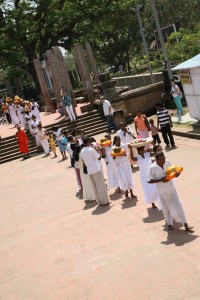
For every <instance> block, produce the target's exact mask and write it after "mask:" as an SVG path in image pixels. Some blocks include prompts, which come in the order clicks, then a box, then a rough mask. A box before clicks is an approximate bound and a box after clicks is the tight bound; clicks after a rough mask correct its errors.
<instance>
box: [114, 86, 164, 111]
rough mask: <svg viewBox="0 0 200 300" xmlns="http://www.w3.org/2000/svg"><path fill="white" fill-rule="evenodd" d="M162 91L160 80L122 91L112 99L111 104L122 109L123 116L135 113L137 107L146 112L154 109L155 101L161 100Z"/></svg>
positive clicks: (116, 108) (117, 108)
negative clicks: (117, 96)
mask: <svg viewBox="0 0 200 300" xmlns="http://www.w3.org/2000/svg"><path fill="white" fill-rule="evenodd" d="M162 92H163V83H162V82H160V83H155V84H151V85H149V86H146V87H142V88H138V89H135V90H131V91H128V92H125V93H122V94H121V95H120V96H119V98H118V99H116V100H113V101H112V106H113V108H114V109H115V110H119V109H122V110H123V112H124V115H125V116H128V114H135V113H136V110H137V109H140V110H141V112H142V113H148V112H150V111H152V110H153V109H154V105H155V104H156V103H158V102H162V97H161V94H162Z"/></svg>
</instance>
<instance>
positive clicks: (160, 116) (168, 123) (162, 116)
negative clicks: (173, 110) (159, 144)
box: [155, 103, 176, 148]
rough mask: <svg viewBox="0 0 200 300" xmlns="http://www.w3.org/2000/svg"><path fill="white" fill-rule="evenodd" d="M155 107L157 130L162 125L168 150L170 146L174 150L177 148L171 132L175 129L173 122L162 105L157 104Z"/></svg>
mask: <svg viewBox="0 0 200 300" xmlns="http://www.w3.org/2000/svg"><path fill="white" fill-rule="evenodd" d="M155 107H156V109H157V128H159V125H160V129H161V132H162V137H163V140H164V142H165V144H166V148H168V147H169V146H170V144H171V147H172V148H176V146H175V143H174V138H173V135H172V132H171V127H173V125H172V120H171V116H170V114H169V112H168V110H167V109H166V108H164V107H163V106H162V104H161V103H157V104H156V105H155Z"/></svg>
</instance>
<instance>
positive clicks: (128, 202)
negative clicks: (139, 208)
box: [121, 197, 138, 209]
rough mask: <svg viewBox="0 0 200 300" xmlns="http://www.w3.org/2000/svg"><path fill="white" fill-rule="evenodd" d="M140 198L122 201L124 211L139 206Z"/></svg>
mask: <svg viewBox="0 0 200 300" xmlns="http://www.w3.org/2000/svg"><path fill="white" fill-rule="evenodd" d="M137 202H138V198H129V197H128V198H125V199H123V200H122V204H121V205H122V209H126V208H131V207H134V206H136V205H137Z"/></svg>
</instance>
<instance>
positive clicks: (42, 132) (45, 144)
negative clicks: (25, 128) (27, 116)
mask: <svg viewBox="0 0 200 300" xmlns="http://www.w3.org/2000/svg"><path fill="white" fill-rule="evenodd" d="M35 134H36V135H37V136H38V139H39V140H40V143H41V145H42V148H43V149H44V152H45V153H46V156H49V155H50V152H49V141H48V136H47V135H46V129H44V128H42V126H41V125H40V124H39V125H37V129H36V131H35Z"/></svg>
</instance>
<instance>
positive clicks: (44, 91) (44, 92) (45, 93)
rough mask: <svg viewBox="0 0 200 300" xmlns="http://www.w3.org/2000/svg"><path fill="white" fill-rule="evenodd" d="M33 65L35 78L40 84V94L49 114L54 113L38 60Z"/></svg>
mask: <svg viewBox="0 0 200 300" xmlns="http://www.w3.org/2000/svg"><path fill="white" fill-rule="evenodd" d="M33 64H34V67H35V71H36V74H37V78H38V81H39V84H40V87H41V93H42V96H43V98H44V101H45V104H46V107H47V110H48V111H49V112H54V109H53V104H52V101H51V97H50V95H49V90H48V87H47V83H46V80H45V77H44V73H43V71H42V68H41V63H40V61H39V59H38V58H36V59H35V60H34V61H33Z"/></svg>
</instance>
